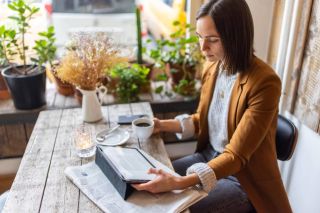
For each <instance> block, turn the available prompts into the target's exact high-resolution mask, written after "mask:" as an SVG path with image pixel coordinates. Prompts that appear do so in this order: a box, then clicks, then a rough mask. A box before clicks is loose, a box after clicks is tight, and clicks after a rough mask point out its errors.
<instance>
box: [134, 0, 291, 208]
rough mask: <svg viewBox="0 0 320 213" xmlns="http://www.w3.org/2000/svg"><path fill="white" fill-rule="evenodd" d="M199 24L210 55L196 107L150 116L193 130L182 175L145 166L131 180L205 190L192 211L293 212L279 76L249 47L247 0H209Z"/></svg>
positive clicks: (175, 128)
mask: <svg viewBox="0 0 320 213" xmlns="http://www.w3.org/2000/svg"><path fill="white" fill-rule="evenodd" d="M196 32H197V35H198V37H199V42H200V47H201V51H202V52H203V54H204V55H205V57H206V60H207V63H206V64H205V68H204V71H203V75H202V90H201V97H200V102H199V106H198V109H197V112H196V113H195V114H193V115H191V116H187V115H181V116H178V117H176V119H172V120H158V119H155V130H154V132H155V133H157V132H159V131H169V132H177V133H181V134H180V135H179V134H178V135H179V136H180V137H182V138H183V137H188V136H192V135H193V134H195V135H196V136H197V139H198V144H197V149H196V153H195V154H193V155H191V156H187V157H184V158H182V159H178V160H176V161H174V162H173V166H174V169H175V170H176V171H177V172H178V173H179V174H180V175H182V176H181V177H178V178H177V177H174V176H172V175H170V174H167V173H165V172H163V171H161V170H156V169H150V171H149V172H150V173H153V174H156V175H157V178H156V179H155V180H153V181H150V182H148V183H144V184H136V185H134V187H135V188H136V189H137V190H147V191H150V192H153V193H157V192H164V191H170V190H173V189H183V188H186V187H189V186H194V185H198V186H200V187H202V188H203V189H204V190H205V191H207V192H208V193H209V195H208V196H207V197H206V198H204V199H202V200H201V201H199V202H198V203H196V204H195V205H193V206H191V207H190V210H191V211H194V212H249V211H254V210H256V211H258V212H291V208H290V204H289V201H288V198H287V195H286V192H285V189H284V186H283V183H282V181H281V177H280V172H279V168H278V165H277V158H276V149H275V131H276V126H277V115H278V101H279V97H280V91H281V82H280V80H279V78H278V77H277V75H276V74H275V73H274V71H273V70H272V69H271V68H270V67H269V66H268V65H266V64H265V63H264V62H262V61H261V60H260V59H258V58H257V57H256V56H254V54H253V51H254V50H253V21H252V17H251V13H250V10H249V8H248V5H247V4H246V2H245V0H209V1H206V3H205V4H204V5H203V6H202V7H201V8H200V10H199V12H198V15H197V26H196Z"/></svg>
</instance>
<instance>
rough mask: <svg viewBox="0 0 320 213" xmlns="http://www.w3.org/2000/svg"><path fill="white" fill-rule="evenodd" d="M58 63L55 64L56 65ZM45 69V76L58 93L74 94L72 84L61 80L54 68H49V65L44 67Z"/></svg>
mask: <svg viewBox="0 0 320 213" xmlns="http://www.w3.org/2000/svg"><path fill="white" fill-rule="evenodd" d="M57 65H58V64H55V66H57ZM46 69H47V76H48V78H49V79H50V80H51V81H52V82H53V83H54V84H55V85H56V89H57V91H58V93H59V94H61V95H64V96H71V95H73V94H74V90H75V89H74V86H73V85H71V84H69V83H66V82H63V81H61V80H60V78H58V77H57V76H56V74H55V72H54V68H53V69H51V68H50V67H48V66H47V67H46Z"/></svg>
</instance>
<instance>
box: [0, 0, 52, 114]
mask: <svg viewBox="0 0 320 213" xmlns="http://www.w3.org/2000/svg"><path fill="white" fill-rule="evenodd" d="M8 7H9V9H10V10H12V11H13V12H14V13H15V14H16V15H14V16H10V17H9V19H11V20H13V21H14V22H15V24H16V27H17V28H16V29H13V30H8V32H10V33H9V34H7V35H8V36H7V37H6V39H4V40H1V43H2V44H3V47H5V48H4V49H3V50H2V54H3V55H6V59H7V61H8V62H9V63H11V64H12V61H14V60H15V58H14V56H16V57H17V56H18V58H19V60H20V61H21V64H18V65H16V64H15V65H13V66H10V67H8V68H6V69H4V70H3V71H2V75H3V77H4V78H5V80H6V82H7V85H8V87H9V89H10V92H11V95H12V98H13V102H14V105H15V107H16V108H17V109H34V108H38V107H41V106H43V105H45V104H46V96H45V91H46V73H45V67H44V66H43V64H44V63H46V62H47V61H49V62H50V61H52V60H53V58H54V55H55V51H56V47H55V46H54V44H53V42H54V29H53V27H49V28H48V31H47V32H42V33H39V36H40V39H39V40H36V41H35V45H34V46H33V47H32V48H31V47H29V46H27V42H26V34H27V33H28V31H29V29H30V24H29V22H30V20H31V19H32V18H33V17H34V15H35V14H36V13H37V12H38V11H39V8H37V7H31V6H29V5H28V4H26V3H25V2H24V1H23V0H17V1H13V2H12V3H10V4H8ZM30 50H33V51H35V53H36V57H33V58H28V57H27V53H28V51H30ZM29 60H31V61H32V62H33V63H34V64H31V63H30V61H29Z"/></svg>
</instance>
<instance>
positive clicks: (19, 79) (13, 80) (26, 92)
mask: <svg viewBox="0 0 320 213" xmlns="http://www.w3.org/2000/svg"><path fill="white" fill-rule="evenodd" d="M30 66H31V65H28V66H27V67H30ZM22 67H23V66H16V67H8V68H6V69H4V70H3V71H2V75H3V77H4V79H5V80H6V82H7V85H8V87H9V90H10V92H11V95H12V99H13V103H14V106H15V107H16V108H17V109H35V108H39V107H41V106H43V105H45V104H46V72H45V67H41V68H40V69H39V68H37V69H36V70H35V71H34V72H32V73H29V74H27V75H22V74H17V72H16V71H14V69H22Z"/></svg>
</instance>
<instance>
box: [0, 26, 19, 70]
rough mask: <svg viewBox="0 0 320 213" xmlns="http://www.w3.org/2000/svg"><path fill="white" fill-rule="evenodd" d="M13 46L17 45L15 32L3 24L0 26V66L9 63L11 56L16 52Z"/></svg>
mask: <svg viewBox="0 0 320 213" xmlns="http://www.w3.org/2000/svg"><path fill="white" fill-rule="evenodd" d="M15 46H17V39H16V32H15V31H14V30H10V29H7V28H6V27H5V26H4V25H3V26H0V66H6V65H8V64H10V59H11V57H13V56H14V55H16V54H17V52H16V51H15V50H14V47H15Z"/></svg>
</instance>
